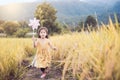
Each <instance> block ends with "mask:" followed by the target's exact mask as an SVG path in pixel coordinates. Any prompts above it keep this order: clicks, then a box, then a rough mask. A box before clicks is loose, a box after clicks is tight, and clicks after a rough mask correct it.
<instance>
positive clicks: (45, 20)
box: [35, 2, 60, 33]
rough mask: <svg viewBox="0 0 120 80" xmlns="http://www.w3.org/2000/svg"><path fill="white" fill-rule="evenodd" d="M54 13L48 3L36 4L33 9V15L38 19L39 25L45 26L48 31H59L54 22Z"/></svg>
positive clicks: (53, 9)
mask: <svg viewBox="0 0 120 80" xmlns="http://www.w3.org/2000/svg"><path fill="white" fill-rule="evenodd" d="M56 13H57V11H56V10H55V8H54V7H52V6H51V5H50V4H49V3H46V2H44V3H42V4H40V5H38V7H37V9H36V11H35V17H36V18H37V19H39V20H40V24H41V26H45V27H47V28H48V30H49V32H50V33H51V32H59V31H58V30H60V28H59V27H58V26H57V24H56V22H55V21H56V18H57V17H56Z"/></svg>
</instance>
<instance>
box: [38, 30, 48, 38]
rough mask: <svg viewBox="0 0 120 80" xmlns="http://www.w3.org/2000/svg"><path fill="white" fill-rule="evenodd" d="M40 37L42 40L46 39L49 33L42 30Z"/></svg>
mask: <svg viewBox="0 0 120 80" xmlns="http://www.w3.org/2000/svg"><path fill="white" fill-rule="evenodd" d="M39 35H40V36H41V38H45V37H46V36H47V33H46V31H45V30H44V29H42V30H41V31H40V33H39Z"/></svg>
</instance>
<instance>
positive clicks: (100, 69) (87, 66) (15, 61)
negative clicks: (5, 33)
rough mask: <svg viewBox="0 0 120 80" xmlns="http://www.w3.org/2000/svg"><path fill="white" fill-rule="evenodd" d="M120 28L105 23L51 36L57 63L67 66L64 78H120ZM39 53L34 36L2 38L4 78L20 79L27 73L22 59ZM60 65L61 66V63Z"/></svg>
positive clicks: (1, 71) (0, 64) (0, 67)
mask: <svg viewBox="0 0 120 80" xmlns="http://www.w3.org/2000/svg"><path fill="white" fill-rule="evenodd" d="M119 36H120V28H119V24H118V22H117V20H116V24H113V23H112V21H111V20H110V23H109V25H104V24H103V25H102V26H101V28H100V29H99V30H98V31H90V32H87V31H82V32H80V33H78V32H75V33H71V34H64V35H58V36H54V37H51V38H50V39H51V41H52V42H53V43H54V45H55V46H56V47H57V49H58V50H57V51H55V52H53V53H51V55H52V57H53V61H52V62H54V63H59V65H58V66H62V67H63V75H62V80H64V78H65V80H66V79H67V78H66V76H67V77H74V78H75V79H78V80H119V79H120V64H119V61H120V58H119V57H120V37H119ZM33 53H35V52H34V51H33V47H32V40H31V39H15V38H11V39H10V38H9V39H5V38H1V39H0V80H11V79H12V78H10V77H14V80H15V79H17V80H18V79H19V78H20V77H21V76H22V75H23V70H24V67H22V66H21V62H22V60H24V59H25V58H26V57H28V55H29V54H33ZM58 66H57V67H58Z"/></svg>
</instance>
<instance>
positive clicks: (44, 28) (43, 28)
mask: <svg viewBox="0 0 120 80" xmlns="http://www.w3.org/2000/svg"><path fill="white" fill-rule="evenodd" d="M41 30H45V31H46V33H47V35H46V37H45V38H48V29H47V28H46V27H40V28H39V29H38V38H41V36H40V31H41Z"/></svg>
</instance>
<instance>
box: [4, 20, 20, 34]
mask: <svg viewBox="0 0 120 80" xmlns="http://www.w3.org/2000/svg"><path fill="white" fill-rule="evenodd" d="M19 27H20V24H19V23H18V22H13V21H9V22H5V23H4V24H3V28H4V31H5V33H6V34H7V35H10V36H11V35H13V34H14V33H15V32H16V31H17V29H18V28H19Z"/></svg>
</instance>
